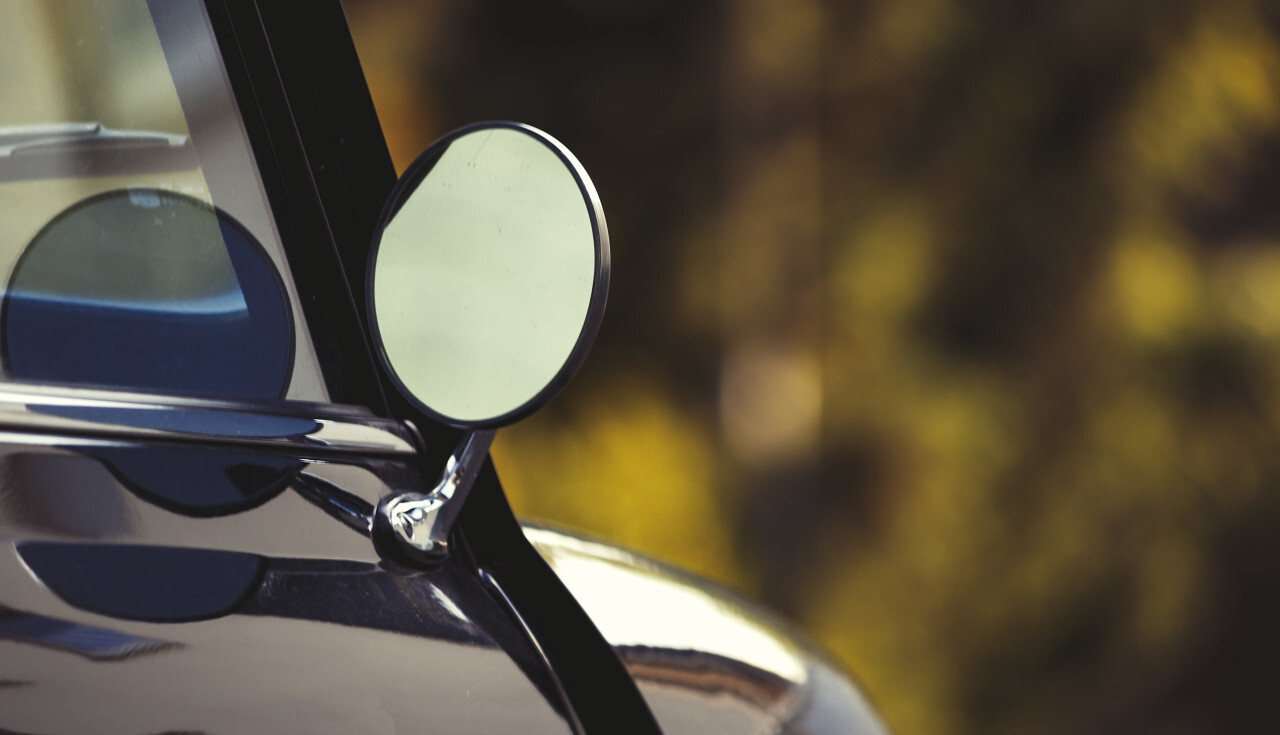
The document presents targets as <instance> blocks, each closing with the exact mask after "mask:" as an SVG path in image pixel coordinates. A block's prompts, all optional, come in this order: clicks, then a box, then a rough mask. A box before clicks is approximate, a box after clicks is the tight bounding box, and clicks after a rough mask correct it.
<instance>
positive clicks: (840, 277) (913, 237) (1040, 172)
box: [345, 0, 1280, 735]
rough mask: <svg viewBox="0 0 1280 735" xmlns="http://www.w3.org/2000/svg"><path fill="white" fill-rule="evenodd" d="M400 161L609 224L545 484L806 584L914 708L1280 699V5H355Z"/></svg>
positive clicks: (603, 518)
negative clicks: (595, 199) (514, 168)
mask: <svg viewBox="0 0 1280 735" xmlns="http://www.w3.org/2000/svg"><path fill="white" fill-rule="evenodd" d="M345 7H346V9H347V13H348V17H349V20H350V22H351V26H352V30H353V33H354V34H355V39H356V43H357V47H358V48H359V51H360V54H361V58H362V61H363V63H364V66H365V72H366V74H367V75H368V78H369V83H370V87H371V89H372V92H373V96H374V101H375V103H376V104H377V106H378V110H379V114H380V117H381V119H382V123H383V126H384V129H385V131H386V133H387V136H388V141H389V144H390V146H391V151H392V155H393V157H394V159H395V162H396V165H397V167H398V168H400V169H403V168H404V167H405V166H407V165H408V164H409V162H410V161H411V160H412V159H413V158H414V157H415V156H416V155H417V154H418V153H419V152H420V151H421V150H422V149H423V148H425V147H426V146H427V145H428V144H430V143H431V142H432V140H434V139H435V138H436V137H438V136H439V135H441V134H443V133H445V132H447V131H449V130H450V129H452V128H455V127H457V126H459V125H462V124H465V123H468V122H473V121H477V120H483V119H491V118H505V119H514V120H520V121H523V122H527V123H530V124H532V125H535V126H537V127H540V128H543V129H545V130H547V131H548V132H550V133H551V134H553V135H555V136H556V137H558V138H559V139H560V140H562V141H563V142H564V143H565V144H566V145H568V146H569V148H570V149H572V150H573V151H574V152H575V153H576V154H577V155H578V157H579V158H580V159H581V161H582V162H583V164H584V165H585V166H586V168H587V170H588V171H590V172H591V175H592V177H593V178H594V180H595V182H596V185H597V187H598V189H599V191H600V194H601V197H602V199H603V201H604V205H605V210H606V212H607V214H608V217H609V229H610V234H611V237H612V242H613V257H614V280H613V290H612V292H611V293H610V301H609V311H608V314H607V316H606V319H605V324H604V326H603V328H602V330H601V333H600V338H599V341H598V343H597V345H596V348H595V351H594V353H593V355H592V357H591V358H590V359H589V360H588V362H587V365H586V367H585V368H584V369H583V371H582V372H581V374H580V377H579V379H578V380H577V381H576V382H575V383H574V384H573V385H572V387H571V388H570V389H569V390H568V391H567V392H566V393H565V394H564V395H563V396H562V397H561V398H559V399H558V400H557V401H556V402H555V403H554V404H553V405H552V406H551V407H549V408H548V409H547V410H545V411H544V412H542V413H541V414H539V415H537V416H535V417H533V418H531V419H529V420H527V421H525V422H523V423H522V424H519V425H518V426H516V427H513V428H510V429H505V430H504V431H503V432H502V434H501V435H500V437H499V439H498V445H497V447H496V449H495V453H496V457H497V462H498V469H499V472H500V474H501V475H502V476H503V479H504V482H505V484H506V485H507V487H508V490H509V493H510V495H511V496H512V500H513V503H514V504H515V505H516V508H517V511H518V512H520V513H522V514H523V515H525V516H527V517H529V518H534V519H540V520H545V521H550V522H554V523H557V524H561V525H564V526H568V527H571V528H575V529H579V530H582V531H586V532H588V533H591V534H594V535H597V536H601V537H604V538H607V539H611V540H613V541H616V542H619V543H622V544H625V545H627V546H630V547H633V548H636V549H639V550H641V551H643V552H645V553H647V554H649V555H651V556H654V557H656V558H658V559H661V560H665V561H668V562H671V563H674V564H676V565H679V566H681V567H685V568H688V569H692V570H694V571H696V572H699V573H701V574H704V575H707V576H710V577H712V578H714V579H717V580H719V581H721V582H724V583H726V584H728V585H730V586H732V587H735V588H737V589H739V590H741V591H743V592H744V593H745V594H747V595H749V596H751V597H754V598H756V599H759V600H761V601H763V602H764V603H765V604H767V605H769V606H770V607H772V608H774V609H776V610H779V611H781V612H783V613H784V614H785V615H786V616H788V617H790V618H792V619H793V620H795V621H796V622H797V623H798V624H799V625H800V626H801V627H803V628H804V629H806V630H808V631H809V632H810V633H812V634H813V635H814V636H815V637H816V638H817V639H819V640H820V641H821V642H822V643H823V644H824V645H825V646H826V647H827V648H829V649H830V650H831V651H832V652H834V654H835V655H836V656H837V657H838V658H839V659H840V660H841V661H843V662H844V663H845V664H847V665H848V667H849V668H850V669H851V670H853V671H854V672H855V673H856V674H857V676H858V677H859V678H860V679H861V681H862V682H863V683H864V684H865V686H866V688H867V689H868V691H869V692H870V695H871V697H872V698H873V699H874V700H875V701H876V702H877V703H878V705H879V706H880V708H881V710H882V711H883V713H884V715H885V718H886V720H887V721H888V723H889V724H890V726H891V727H893V728H894V729H895V730H896V731H898V732H900V733H904V734H905V733H941V734H950V733H1024V732H1036V733H1086V732H1087V733H1177V734H1180V735H1181V734H1184V733H1228V732H1229V733H1246V732H1280V722H1278V718H1277V716H1276V715H1275V706H1274V705H1273V704H1272V703H1271V702H1270V701H1269V700H1270V697H1271V696H1273V695H1274V692H1275V690H1276V685H1277V683H1278V682H1280V677H1278V676H1277V674H1276V673H1275V670H1276V663H1275V661H1276V659H1277V657H1280V624H1278V620H1280V563H1278V562H1280V493H1278V492H1277V489H1278V486H1280V453H1278V452H1277V448H1278V447H1280V207H1278V206H1277V205H1278V204H1280V202H1278V198H1280V3H1276V2H1263V1H1262V0H1158V1H1157V0H1063V1H1062V2H1048V1H1036V0H1021V1H1018V2H1014V1H1012V0H985V1H974V2H967V3H960V2H956V1H954V0H845V1H843V2H840V1H837V0H718V1H716V2H691V1H688V0H560V1H559V2H531V1H529V0H518V1H517V0H509V1H495V0H431V1H427V0H347V1H346V2H345Z"/></svg>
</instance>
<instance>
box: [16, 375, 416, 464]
mask: <svg viewBox="0 0 1280 735" xmlns="http://www.w3.org/2000/svg"><path fill="white" fill-rule="evenodd" d="M0 429H4V430H7V431H10V432H26V433H36V434H58V435H70V436H81V437H97V438H111V439H127V440H133V441H161V442H182V443H200V444H217V445H220V446H227V445H230V446H240V447H248V448H257V449H267V450H283V451H288V452H291V453H294V454H300V455H325V454H361V455H391V456H400V457H409V456H413V455H416V454H417V449H416V448H415V444H414V441H413V437H412V434H411V433H410V431H409V429H407V428H406V427H405V426H403V425H402V424H400V423H398V422H396V421H392V420H390V419H385V418H382V417H379V416H375V415H373V414H372V413H371V412H369V411H368V410H367V409H365V408H363V407H359V406H338V405H333V404H320V403H304V402H298V401H291V402H280V403H279V404H262V403H258V404H254V403H248V402H233V401H216V400H207V399H199V398H186V397H183V396H158V395H149V394H142V393H124V392H115V391H105V390H98V389H90V388H62V387H55V386H44V385H27V384H21V383H6V384H3V385H2V386H0Z"/></svg>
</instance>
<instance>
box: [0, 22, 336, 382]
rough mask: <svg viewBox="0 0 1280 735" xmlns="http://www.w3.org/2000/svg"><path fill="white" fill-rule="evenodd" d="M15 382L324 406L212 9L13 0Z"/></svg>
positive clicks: (9, 76) (0, 59) (9, 52)
mask: <svg viewBox="0 0 1280 735" xmlns="http://www.w3.org/2000/svg"><path fill="white" fill-rule="evenodd" d="M0 284H3V289H4V290H3V294H2V296H0V363H2V364H3V374H4V379H6V380H17V381H35V382H44V383H57V384H72V385H91V386H98V387H108V388H123V389H129V390H144V391H158V392H166V393H180V394H193V395H201V396H206V397H217V398H236V399H273V398H285V399H298V400H308V401H325V400H328V395H327V392H326V389H325V383H324V380H323V376H322V375H321V370H320V367H319V362H318V360H317V359H316V355H315V349H314V347H313V345H312V343H311V340H310V337H309V335H308V333H307V330H306V328H305V324H304V322H303V318H302V311H301V309H300V308H299V301H298V295H297V293H296V290H295V287H294V285H293V281H292V279H291V277H290V274H289V267H288V263H287V261H286V258H285V253H284V250H283V248H282V246H281V242H280V236H279V233H278V231H277V228H276V225H275V221H274V219H273V218H272V215H271V209H270V206H269V204H268V201H267V197H266V193H265V190H264V188H263V185H262V181H261V178H260V177H259V174H258V170H257V166H256V163H255V160H254V156H253V153H252V151H251V149H250V146H249V143H248V138H247V136H246V133H245V130H244V125H243V122H242V120H241V118H240V115H239V111H238V109H237V107H236V104H235V99H234V97H233V94H232V91H231V88H230V84H229V82H228V80H227V77H226V73H225V70H224V69H223V67H222V65H221V61H220V56H219V54H218V52H217V47H216V44H215V41H214V37H213V32H212V28H211V26H210V23H209V20H208V18H207V16H206V15H205V10H204V7H203V4H202V3H200V2H197V1H196V0H171V1H169V2H146V1H145V0H112V1H110V2H77V3H49V2H45V1H44V0H6V2H4V3H3V4H0Z"/></svg>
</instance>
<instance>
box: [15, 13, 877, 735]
mask: <svg viewBox="0 0 1280 735" xmlns="http://www.w3.org/2000/svg"><path fill="white" fill-rule="evenodd" d="M0 16H7V17H4V18H3V22H0V38H2V39H3V40H0V49H3V50H2V51H0V62H4V66H5V68H7V69H8V70H9V71H6V72H0V84H3V85H4V92H3V95H2V96H0V99H4V100H6V101H4V102H0V238H3V241H2V242H0V248H3V253H4V259H5V261H4V262H5V263H6V268H7V269H9V270H8V276H7V278H8V280H7V283H8V288H7V289H6V292H5V296H4V304H3V306H2V307H0V330H3V331H0V342H2V343H3V345H0V347H2V352H3V360H4V369H5V378H6V381H5V382H4V383H3V384H0V544H2V547H0V732H5V733H9V732H12V733H30V734H33V735H34V734H35V733H41V734H46V733H49V734H52V733H70V732H97V733H177V732H184V733H185V732H202V733H234V732H273V733H287V732H299V733H301V732H306V733H317V732H335V733H336V732H343V733H347V732H508V731H517V730H518V731H521V732H527V733H534V732H565V731H566V730H568V731H571V732H593V733H598V732H654V731H656V730H657V728H659V727H660V728H661V730H662V731H663V732H667V733H680V732H689V733H693V732H794V733H815V734H816V733H843V732H868V733H870V732H881V731H882V726H881V725H880V724H879V722H878V720H877V719H876V717H875V715H874V714H873V713H872V712H871V710H870V709H869V708H868V706H867V704H866V702H865V701H864V699H863V698H862V696H861V695H860V694H859V693H858V691H857V690H856V688H854V687H853V685H852V684H851V683H850V682H849V680H848V679H847V678H845V676H844V675H843V674H841V673H840V672H839V671H838V670H837V669H836V668H835V667H833V666H832V665H831V664H830V663H828V662H827V661H826V660H825V659H824V658H823V657H822V656H821V655H820V654H818V653H816V652H815V651H814V650H813V649H812V648H810V647H808V646H807V645H806V644H803V643H801V642H798V640H799V639H798V638H797V637H795V636H794V635H793V634H791V633H789V632H787V631H786V630H785V628H784V627H783V626H781V625H779V624H778V623H776V622H774V621H772V620H771V619H769V618H768V617H767V616H765V615H763V614H762V613H760V612H759V611H757V610H755V609H753V608H752V607H751V606H749V605H748V604H746V603H743V602H741V601H738V600H736V599H734V598H733V597H732V596H731V595H728V594H725V593H722V592H719V591H717V590H714V589H712V588H710V587H709V586H707V585H705V584H702V583H700V582H698V581H696V580H692V579H690V578H687V577H684V576H682V575H680V574H679V573H676V572H673V571H671V570H668V569H665V568H662V567H660V566H658V565H655V564H652V563H650V562H647V561H645V560H643V559H640V558H638V557H635V556H633V555H630V554H628V553H626V552H624V551H621V550H618V549H615V548H612V547H609V546H606V545H603V544H598V543H594V542H591V541H588V540H584V539H581V538H577V537H574V536H571V535H568V534H564V533H560V532H557V531H554V530H551V529H544V528H522V527H521V526H519V525H518V524H517V522H516V521H515V519H514V517H513V516H512V515H511V513H510V510H509V508H508V507H507V505H506V502H505V500H504V498H503V495H502V490H501V486H500V485H499V483H498V479H497V476H496V474H495V473H494V471H493V468H492V467H491V466H490V465H486V466H485V469H484V471H483V472H482V473H481V475H480V477H479V479H478V480H477V484H476V487H475V489H474V491H473V493H472V496H471V497H470V499H469V500H468V503H467V505H466V507H465V508H464V510H463V513H462V516H461V517H460V519H459V522H458V527H457V529H456V531H455V538H456V544H452V545H451V553H450V554H449V556H448V557H447V558H446V559H445V560H444V561H443V562H441V563H439V564H437V565H434V566H433V567H432V568H431V569H425V570H424V569H417V568H413V567H412V565H406V564H402V563H398V562H397V561H396V560H388V559H386V558H384V555H383V554H380V553H379V549H378V548H377V547H376V546H375V544H374V543H372V542H371V539H370V529H371V523H372V522H371V518H372V514H373V513H374V508H375V507H376V506H377V505H378V503H379V501H380V500H382V499H383V498H385V497H387V496H388V495H389V494H390V493H394V492H404V491H412V490H415V489H421V488H424V487H430V486H431V485H432V484H433V483H434V481H435V476H436V475H438V474H439V472H440V468H441V467H442V466H443V464H444V460H445V459H446V458H447V456H448V453H449V451H450V450H451V449H452V448H453V446H454V444H456V443H457V441H458V438H459V432H458V431H457V430H455V429H451V428H449V427H447V426H443V425H439V424H434V423H432V422H430V421H426V420H422V419H421V417H419V416H418V414H415V413H413V409H412V406H409V405H407V404H406V403H405V401H404V400H403V399H402V398H400V397H398V395H397V393H396V391H395V388H394V386H393V385H391V384H390V383H388V382H387V380H386V378H385V376H384V375H383V374H382V373H381V372H380V369H379V367H378V365H377V363H376V360H375V358H374V357H373V352H372V351H371V349H370V343H369V339H368V336H367V329H366V327H365V325H366V324H367V322H366V316H367V315H366V314H365V313H364V306H363V304H365V303H366V301H365V294H364V293H363V289H364V286H363V284H364V283H365V269H366V267H367V265H366V264H367V261H368V251H369V244H370V241H371V238H372V236H373V233H374V229H375V226H376V223H377V219H378V216H379V212H380V211H381V209H382V206H383V201H384V200H385V199H386V197H387V196H388V193H389V192H390V191H391V189H392V187H393V185H394V184H395V181H396V177H395V174H394V170H393V168H392V166H391V163H390V159H389V157H388V155H387V152H386V147H385V143H384V142H383V140H382V136H381V132H380V130H379V128H378V123H377V119H376V116H375V115H374V112H373V109H372V104H371V102H370V100H369V96H368V92H367V90H366V88H365V86H364V81H363V78H362V76H361V72H360V67H359V63H358V61H357V58H356V56H355V51H354V48H353V47H352V44H351V40H350V37H349V35H348V33H347V30H346V26H345V21H344V18H343V15H342V11H341V8H340V7H339V6H338V4H337V3H336V2H328V1H324V2H314V3H307V4H306V5H305V9H304V8H303V7H302V6H299V5H297V4H288V3H271V2H252V1H245V2H237V1H233V0H207V1H206V2H199V1H198V0H171V1H169V2H165V1H164V0H153V1H152V2H143V1H142V0H129V1H128V2H118V3H92V4H74V5H73V4H52V3H35V2H32V3H14V4H10V5H7V6H6V7H5V9H4V10H0ZM152 212H154V213H156V214H157V216H156V217H155V222H154V226H153V225H152V223H150V222H149V221H148V219H147V218H148V217H150V214H149V213H152ZM184 213H185V214H184ZM160 214H165V215H166V216H171V217H172V218H173V219H174V220H175V221H178V220H184V219H185V220H187V221H189V224H188V225H184V226H186V227H188V229H189V230H190V231H192V232H194V231H199V232H203V233H204V236H208V237H209V238H212V239H211V240H209V242H213V243H215V246H217V245H219V243H220V244H221V246H225V247H226V250H225V252H224V251H221V250H217V247H214V252H212V254H210V251H209V250H208V248H204V249H199V252H194V251H193V254H190V255H184V254H183V253H184V252H185V251H184V249H183V247H180V246H179V244H175V243H177V240H175V239H171V240H164V238H163V237H162V236H161V235H157V234H156V233H158V232H161V230H160V229H155V228H166V227H169V228H171V227H174V226H175V225H172V224H171V223H169V222H167V221H166V222H161V219H162V217H160ZM86 223H87V224H86ZM95 223H101V232H102V233H105V234H102V236H101V237H102V239H103V241H104V242H106V241H109V240H111V241H113V242H114V240H112V238H116V239H120V234H119V233H121V232H126V231H127V232H130V233H135V234H136V233H138V232H146V233H150V234H147V235H137V236H136V237H134V239H132V240H129V243H127V244H126V246H122V247H123V250H122V251H121V252H122V254H120V255H119V256H118V257H117V256H111V257H109V258H106V259H104V260H101V261H99V260H96V258H97V257H98V256H91V255H88V254H86V253H87V251H86V250H84V249H83V248H82V241H83V240H84V239H85V238H88V239H93V237H97V236H96V235H93V236H90V235H85V234H84V233H85V232H86V228H88V229H89V230H93V228H94V226H95ZM122 223H123V224H122ZM129 228H133V229H129ZM164 231H165V232H172V230H164ZM184 232H186V230H184ZM219 238H220V239H219ZM241 240H243V243H241V244H239V245H233V243H238V242H241ZM244 243H248V244H244ZM104 247H105V246H104ZM202 247H203V246H202ZM126 251H127V252H126ZM153 262H154V263H158V265H156V266H155V267H154V268H153V267H151V265H149V264H150V263H153ZM122 263H124V264H126V265H121V264H122ZM153 271H154V272H153ZM215 271H216V273H217V274H220V275H216V274H215V275H210V274H211V273H214V272H215ZM67 273H70V274H72V275H71V276H66V275H65V274H67ZM210 284H212V285H210ZM255 284H256V285H255ZM264 304H265V305H264ZM264 314H266V315H267V316H266V317H264V316H263V315H264ZM264 323H267V324H269V326H267V327H264V326H263V324H264ZM270 325H274V326H270ZM210 345H212V346H213V347H210ZM245 365H251V366H253V367H251V368H246V367H245ZM406 417H415V418H416V420H415V421H413V422H412V423H406V422H405V421H403V420H402V419H404V418H406Z"/></svg>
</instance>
